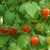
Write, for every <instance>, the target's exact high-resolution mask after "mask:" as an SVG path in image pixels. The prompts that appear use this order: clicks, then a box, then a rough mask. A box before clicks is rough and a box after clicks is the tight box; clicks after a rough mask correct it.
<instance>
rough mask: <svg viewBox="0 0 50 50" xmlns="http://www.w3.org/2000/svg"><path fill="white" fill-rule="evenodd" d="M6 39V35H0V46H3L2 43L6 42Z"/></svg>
mask: <svg viewBox="0 0 50 50" xmlns="http://www.w3.org/2000/svg"><path fill="white" fill-rule="evenodd" d="M8 40H9V38H8V36H5V35H0V47H3V44H6V43H7V41H8Z"/></svg>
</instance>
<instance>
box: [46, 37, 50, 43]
mask: <svg viewBox="0 0 50 50" xmlns="http://www.w3.org/2000/svg"><path fill="white" fill-rule="evenodd" d="M47 43H48V44H50V36H47Z"/></svg>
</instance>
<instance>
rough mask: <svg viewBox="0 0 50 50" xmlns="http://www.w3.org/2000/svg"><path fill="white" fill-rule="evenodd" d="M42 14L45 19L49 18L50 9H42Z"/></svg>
mask: <svg viewBox="0 0 50 50" xmlns="http://www.w3.org/2000/svg"><path fill="white" fill-rule="evenodd" d="M41 14H42V15H43V16H44V17H47V16H48V15H49V9H48V8H42V9H41Z"/></svg>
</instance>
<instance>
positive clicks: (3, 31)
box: [0, 28, 8, 34]
mask: <svg viewBox="0 0 50 50" xmlns="http://www.w3.org/2000/svg"><path fill="white" fill-rule="evenodd" d="M0 31H1V33H2V34H6V33H7V32H8V29H5V28H1V30H0Z"/></svg>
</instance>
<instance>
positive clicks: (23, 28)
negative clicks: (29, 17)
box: [22, 24, 28, 32]
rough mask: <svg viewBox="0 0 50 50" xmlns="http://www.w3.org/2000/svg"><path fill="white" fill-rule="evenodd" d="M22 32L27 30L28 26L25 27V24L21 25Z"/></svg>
mask: <svg viewBox="0 0 50 50" xmlns="http://www.w3.org/2000/svg"><path fill="white" fill-rule="evenodd" d="M22 30H23V31H24V32H27V30H28V25H27V24H25V25H23V27H22Z"/></svg>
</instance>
